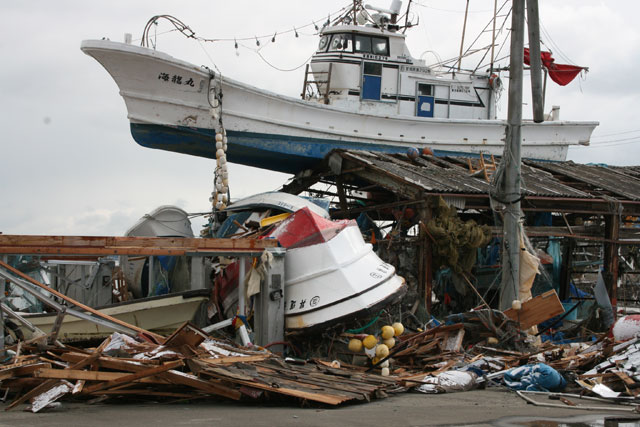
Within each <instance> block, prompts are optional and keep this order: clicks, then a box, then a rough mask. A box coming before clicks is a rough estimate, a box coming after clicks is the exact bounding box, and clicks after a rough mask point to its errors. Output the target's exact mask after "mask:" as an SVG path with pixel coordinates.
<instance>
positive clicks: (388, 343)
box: [382, 337, 396, 349]
mask: <svg viewBox="0 0 640 427" xmlns="http://www.w3.org/2000/svg"><path fill="white" fill-rule="evenodd" d="M382 344H384V345H386V346H387V347H389V348H390V349H391V348H393V346H394V345H396V339H395V338H394V337H391V338H389V339H386V340H384V341H382Z"/></svg>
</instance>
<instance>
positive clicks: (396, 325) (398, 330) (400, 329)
mask: <svg viewBox="0 0 640 427" xmlns="http://www.w3.org/2000/svg"><path fill="white" fill-rule="evenodd" d="M391 327H392V328H393V330H394V331H395V334H394V335H395V336H396V337H399V336H400V335H402V333H403V332H404V326H403V325H402V323H400V322H396V323H394V324H393V325H391Z"/></svg>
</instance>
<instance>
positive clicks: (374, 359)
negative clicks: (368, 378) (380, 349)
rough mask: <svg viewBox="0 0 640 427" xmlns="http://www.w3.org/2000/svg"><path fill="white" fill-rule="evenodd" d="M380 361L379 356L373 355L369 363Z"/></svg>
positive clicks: (373, 363)
mask: <svg viewBox="0 0 640 427" xmlns="http://www.w3.org/2000/svg"><path fill="white" fill-rule="evenodd" d="M379 361H380V358H379V357H378V356H375V357H374V358H373V359H371V364H372V365H375V364H376V363H378V362H379Z"/></svg>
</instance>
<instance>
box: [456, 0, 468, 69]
mask: <svg viewBox="0 0 640 427" xmlns="http://www.w3.org/2000/svg"><path fill="white" fill-rule="evenodd" d="M468 16H469V0H467V6H466V7H465V9H464V23H463V24H462V40H461V41H460V56H459V57H458V71H460V67H461V66H462V49H464V34H465V32H466V31H467V17H468Z"/></svg>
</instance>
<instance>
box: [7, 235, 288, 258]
mask: <svg viewBox="0 0 640 427" xmlns="http://www.w3.org/2000/svg"><path fill="white" fill-rule="evenodd" d="M277 246H278V242H277V241H276V240H273V239H263V240H259V239H203V238H173V237H126V236H125V237H119V236H41V235H11V234H0V253H4V254H47V255H184V254H185V253H187V252H197V253H202V254H205V253H213V252H216V251H219V252H244V251H256V252H261V251H263V250H265V249H267V248H273V247H277Z"/></svg>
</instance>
